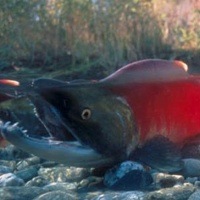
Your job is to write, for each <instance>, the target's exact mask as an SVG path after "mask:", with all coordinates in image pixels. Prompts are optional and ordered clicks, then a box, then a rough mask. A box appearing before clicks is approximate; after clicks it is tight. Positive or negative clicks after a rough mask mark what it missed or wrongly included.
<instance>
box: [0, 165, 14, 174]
mask: <svg viewBox="0 0 200 200" xmlns="http://www.w3.org/2000/svg"><path fill="white" fill-rule="evenodd" d="M11 172H12V169H11V168H10V167H7V166H3V165H0V174H7V173H11Z"/></svg>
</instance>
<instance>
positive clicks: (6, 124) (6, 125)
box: [3, 121, 11, 127]
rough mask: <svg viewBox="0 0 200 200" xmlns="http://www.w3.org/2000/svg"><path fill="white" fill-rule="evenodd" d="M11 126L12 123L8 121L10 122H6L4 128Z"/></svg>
mask: <svg viewBox="0 0 200 200" xmlns="http://www.w3.org/2000/svg"><path fill="white" fill-rule="evenodd" d="M10 124H11V122H10V121H8V122H6V123H5V124H4V125H3V126H4V127H8V126H10Z"/></svg>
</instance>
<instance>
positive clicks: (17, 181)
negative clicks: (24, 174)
mask: <svg viewBox="0 0 200 200" xmlns="http://www.w3.org/2000/svg"><path fill="white" fill-rule="evenodd" d="M21 185H24V181H23V180H22V179H21V178H18V177H17V176H15V175H14V174H12V173H7V174H3V175H1V176H0V186H1V187H2V186H3V187H5V186H21Z"/></svg>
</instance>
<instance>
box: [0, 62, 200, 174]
mask: <svg viewBox="0 0 200 200" xmlns="http://www.w3.org/2000/svg"><path fill="white" fill-rule="evenodd" d="M19 89H20V87H19ZM23 93H24V96H25V98H28V99H29V100H30V101H31V102H32V104H33V105H34V107H35V111H36V116H37V117H38V118H39V120H40V121H41V122H42V124H43V125H44V126H45V128H46V130H47V131H48V133H49V137H48V138H44V137H40V138H39V137H30V135H28V132H27V133H26V131H24V130H23V128H20V127H19V126H18V125H17V124H14V125H11V124H9V123H5V124H4V125H2V126H1V134H2V135H3V137H4V138H5V139H7V140H8V141H9V142H11V143H13V144H14V145H16V146H18V147H19V148H21V149H23V150H25V151H27V152H30V153H33V154H35V155H37V156H40V157H43V158H46V159H49V160H54V161H57V162H60V163H65V164H67V165H70V166H71V165H72V166H78V167H101V166H106V165H114V164H116V163H119V162H122V161H125V160H130V159H131V160H138V161H140V162H142V163H144V164H146V165H148V166H151V167H154V168H156V169H159V170H161V171H169V172H173V171H179V170H180V169H181V168H182V162H181V158H183V157H195V158H197V159H199V158H200V152H199V148H198V147H199V144H200V137H199V136H200V75H190V74H189V73H188V72H187V65H186V64H184V63H183V62H181V61H166V60H156V59H155V60H154V59H153V60H142V61H139V62H135V63H131V64H129V65H127V66H124V67H122V68H121V69H119V70H118V71H116V72H114V73H113V74H111V75H110V76H108V77H106V78H104V79H102V80H99V81H81V80H80V81H72V82H64V81H59V80H54V79H37V80H35V81H34V82H33V83H32V86H31V87H29V88H28V87H27V89H24V90H23ZM36 135H37V134H36Z"/></svg>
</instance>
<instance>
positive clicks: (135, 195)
mask: <svg viewBox="0 0 200 200" xmlns="http://www.w3.org/2000/svg"><path fill="white" fill-rule="evenodd" d="M144 195H145V193H144V192H140V191H130V192H110V193H105V194H100V195H96V196H95V197H93V198H91V199H92V200H111V199H116V200H128V199H133V200H142V199H143V198H144ZM80 199H81V198H80Z"/></svg>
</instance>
